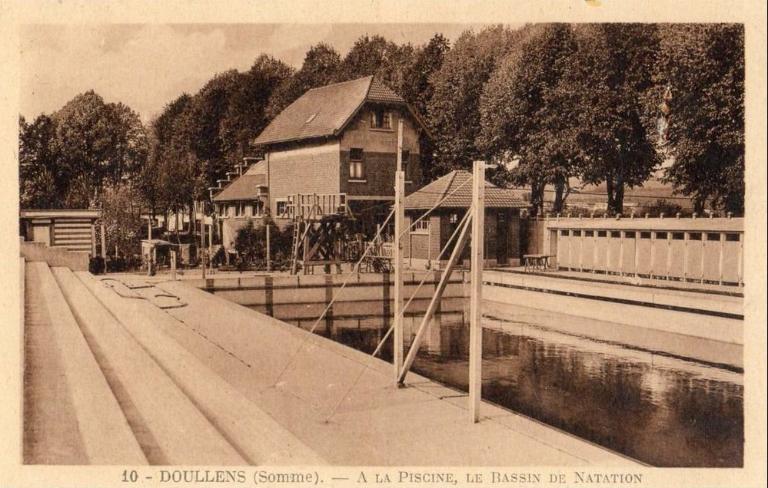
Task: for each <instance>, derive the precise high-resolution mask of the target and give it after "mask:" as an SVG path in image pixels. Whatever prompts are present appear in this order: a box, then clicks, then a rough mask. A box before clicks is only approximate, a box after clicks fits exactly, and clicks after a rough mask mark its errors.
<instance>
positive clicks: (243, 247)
mask: <svg viewBox="0 0 768 488" xmlns="http://www.w3.org/2000/svg"><path fill="white" fill-rule="evenodd" d="M235 249H236V250H237V252H238V254H239V255H240V256H241V257H242V260H243V262H244V263H253V262H254V261H256V260H257V259H264V257H265V256H266V254H267V251H266V249H267V248H266V232H265V230H264V227H263V226H261V227H258V228H256V227H254V225H253V220H251V219H248V222H247V223H246V225H245V227H243V228H242V229H239V230H238V231H237V235H235Z"/></svg>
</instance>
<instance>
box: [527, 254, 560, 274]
mask: <svg viewBox="0 0 768 488" xmlns="http://www.w3.org/2000/svg"><path fill="white" fill-rule="evenodd" d="M554 257H555V256H552V255H550V254H524V255H523V266H524V267H525V271H526V272H528V271H530V270H534V271H535V270H538V271H546V270H547V269H549V258H554Z"/></svg>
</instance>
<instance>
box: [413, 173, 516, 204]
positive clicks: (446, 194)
mask: <svg viewBox="0 0 768 488" xmlns="http://www.w3.org/2000/svg"><path fill="white" fill-rule="evenodd" d="M471 180H472V173H470V172H469V171H463V170H456V171H451V172H450V173H448V174H447V175H445V176H442V177H440V178H438V179H436V180H435V181H433V182H432V183H430V184H428V185H427V186H425V187H423V188H421V189H420V190H417V191H415V192H413V193H411V194H410V195H408V196H407V197H405V208H406V209H409V210H427V209H430V208H432V207H433V206H434V205H435V204H436V203H438V202H440V201H441V200H443V198H445V200H444V201H443V202H442V203H441V204H440V206H441V207H445V208H467V207H469V206H470V205H471V203H472V181H471ZM485 206H486V208H525V207H527V206H528V205H527V204H526V203H525V202H524V201H523V200H522V199H520V198H518V197H517V196H516V195H515V194H514V192H512V191H510V190H508V189H506V188H499V187H498V186H496V185H494V184H493V183H490V182H488V181H486V182H485Z"/></svg>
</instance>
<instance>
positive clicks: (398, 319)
mask: <svg viewBox="0 0 768 488" xmlns="http://www.w3.org/2000/svg"><path fill="white" fill-rule="evenodd" d="M404 197H405V173H404V172H403V119H400V120H398V121H397V171H395V241H394V243H393V253H392V260H393V262H392V267H393V269H394V270H395V290H394V292H395V306H394V315H395V317H394V324H393V325H394V336H393V341H394V342H393V348H392V349H393V356H392V363H393V365H394V370H395V371H394V373H395V385H398V384H399V381H398V380H399V378H400V372H401V371H402V369H403V253H402V246H401V245H400V243H401V239H400V234H402V233H403V223H404V221H405V208H404V207H405V205H404Z"/></svg>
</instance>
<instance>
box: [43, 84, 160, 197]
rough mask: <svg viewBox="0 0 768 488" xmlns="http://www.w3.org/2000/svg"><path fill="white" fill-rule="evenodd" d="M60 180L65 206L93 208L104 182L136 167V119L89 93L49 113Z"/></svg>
mask: <svg viewBox="0 0 768 488" xmlns="http://www.w3.org/2000/svg"><path fill="white" fill-rule="evenodd" d="M53 119H54V120H55V123H56V141H57V145H58V147H59V162H60V165H61V168H62V174H61V177H63V178H65V179H66V180H68V183H69V188H68V190H67V194H66V197H65V205H67V206H71V207H87V206H93V205H95V204H96V202H97V201H98V200H99V196H100V194H101V192H102V189H103V187H104V184H105V183H106V182H110V183H112V184H115V183H116V182H118V181H120V180H122V179H123V178H124V177H126V176H127V175H128V172H130V171H135V170H136V169H137V168H140V167H141V166H142V165H143V163H144V161H145V158H146V154H147V148H146V144H147V141H146V134H145V133H144V128H143V126H142V125H141V121H140V120H139V117H138V115H136V114H135V113H134V112H133V111H132V110H131V109H130V108H128V107H126V106H125V105H122V104H107V103H104V100H103V99H102V98H101V97H100V96H99V95H98V94H96V93H95V92H94V91H93V90H90V91H87V92H85V93H83V94H81V95H78V96H76V97H75V98H73V99H72V100H70V101H69V102H67V104H66V105H64V106H63V107H62V108H61V109H60V110H59V111H58V112H56V113H55V114H54V115H53Z"/></svg>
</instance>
